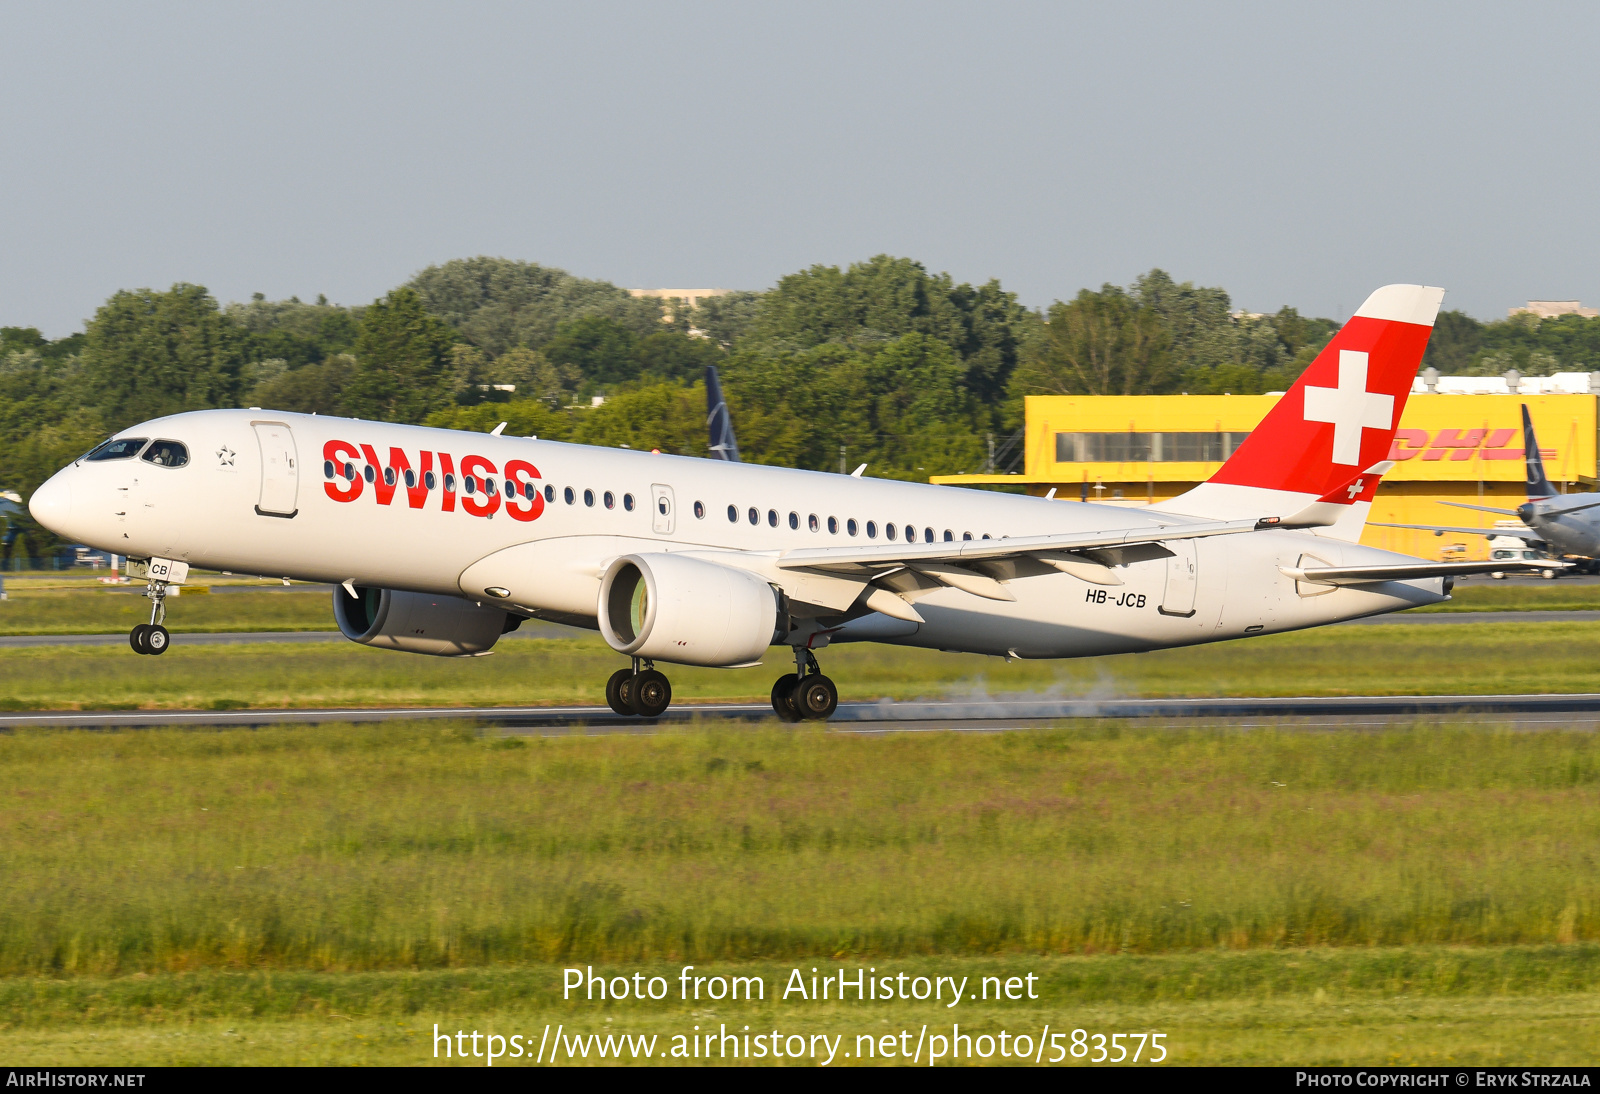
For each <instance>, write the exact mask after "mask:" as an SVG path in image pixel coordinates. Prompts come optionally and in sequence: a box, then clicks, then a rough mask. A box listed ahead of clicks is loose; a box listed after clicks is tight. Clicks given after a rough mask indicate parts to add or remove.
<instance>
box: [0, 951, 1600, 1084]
mask: <svg viewBox="0 0 1600 1094" xmlns="http://www.w3.org/2000/svg"><path fill="white" fill-rule="evenodd" d="M813 963H815V964H816V965H817V967H818V968H819V969H820V970H824V971H828V972H833V971H835V970H836V969H838V968H840V967H843V968H845V969H846V972H847V975H848V976H850V977H852V978H853V977H854V975H855V971H856V970H857V969H859V968H860V967H861V965H860V964H859V963H851V962H849V961H841V962H834V961H822V960H818V961H817V962H811V961H807V962H806V963H805V965H804V966H803V971H804V973H805V974H806V975H809V972H810V968H811V966H812V964H813ZM1594 966H1595V952H1594V948H1593V947H1586V946H1577V947H1550V948H1543V949H1530V948H1515V947H1508V948H1504V949H1496V950H1464V949H1460V948H1411V949H1405V950H1377V951H1370V950H1362V951H1337V950H1331V951H1330V950H1311V951H1287V952H1280V953H1272V954H1225V953H1202V954H1185V955H1174V956H1162V957H1143V956H1134V955H1107V956H1096V957H1065V958H1063V957H1049V956H1039V955H1031V956H1028V957H1026V958H1013V959H997V958H985V957H941V958H910V959H907V960H903V961H899V960H897V961H894V962H893V964H892V965H890V966H887V967H885V966H874V967H877V968H880V969H883V968H888V969H892V970H893V971H894V972H897V973H898V972H901V971H903V972H906V973H907V974H908V975H911V976H915V975H925V976H930V977H932V976H948V975H954V976H955V977H956V978H957V979H958V980H960V979H961V978H963V977H966V978H968V983H969V984H972V985H976V984H978V983H979V982H980V978H981V977H984V976H999V977H1009V976H1013V975H1018V974H1025V973H1029V972H1031V973H1034V974H1036V975H1037V976H1038V977H1039V980H1038V981H1037V982H1036V992H1037V994H1038V995H1039V999H1037V1000H1027V999H1022V1000H1017V1001H1005V1002H1001V1003H995V1002H994V1001H992V1000H991V1001H989V1002H983V1001H972V1002H966V1003H963V1004H962V1005H960V1006H959V1007H957V1008H955V1009H953V1010H952V1009H949V1008H946V1007H943V1006H941V1005H938V1004H929V1003H916V1002H911V1001H906V1002H900V1001H896V1002H895V1003H894V1004H892V1005H888V1006H885V1005H884V1004H881V1003H879V1004H874V1003H872V1002H870V1001H868V1002H857V1001H856V1000H854V999H851V1000H849V1001H848V1002H846V1003H844V1004H840V1003H838V1002H834V1001H831V1000H830V1001H829V1002H825V1003H811V1002H800V1001H799V1000H798V999H793V1000H790V1001H784V1000H782V999H781V998H779V997H778V995H779V993H778V991H777V990H776V989H777V988H778V987H780V986H781V985H783V984H784V983H785V982H786V981H787V978H788V976H789V973H790V970H791V969H793V968H794V967H796V966H795V965H794V964H793V963H790V964H787V965H785V964H782V963H777V962H742V963H737V964H718V965H715V966H712V967H700V968H697V970H696V971H697V972H698V973H700V974H710V975H723V976H732V975H739V976H758V977H761V978H763V980H764V981H765V983H766V985H767V991H768V996H767V998H766V1000H764V1001H755V1002H746V1001H744V1000H742V999H741V1000H740V1001H739V1002H737V1003H732V1002H726V1001H725V1002H722V1003H719V1004H708V1003H707V1002H705V1001H704V1000H702V1001H700V1002H696V1001H694V1000H688V1001H683V1000H680V999H678V998H676V992H677V985H678V974H679V968H680V966H678V965H673V964H669V965H643V966H640V965H627V966H602V967H600V968H597V969H596V970H595V971H596V973H597V974H602V975H613V976H614V975H623V974H630V975H631V974H632V973H633V972H635V971H638V972H641V973H643V974H644V975H645V976H651V975H660V976H662V977H663V978H664V979H666V980H667V981H668V982H669V983H670V984H671V985H672V995H671V997H669V998H668V999H667V1000H664V1001H662V1002H651V1001H645V1002H638V1001H634V1000H629V1001H627V1002H610V1001H608V1002H600V1001H598V1000H595V1001H587V1000H583V999H581V998H575V999H570V1000H563V999H562V998H561V994H562V992H561V985H562V976H561V973H562V969H561V968H560V967H559V966H534V967H525V968H516V969H482V968H480V969H467V970H449V971H404V972H381V973H343V974H338V973H332V974H330V973H314V972H276V971H275V972H260V971H258V972H227V971H201V972H193V973H183V974H158V975H155V976H148V977H122V978H117V979H103V978H93V977H84V978H75V979H71V980H41V979H32V978H29V979H11V980H6V981H0V1052H3V1053H4V1055H5V1057H6V1059H7V1060H8V1061H10V1062H12V1063H13V1065H15V1066H37V1065H41V1064H49V1063H61V1062H64V1061H67V1060H70V1061H72V1062H74V1063H78V1064H89V1065H93V1064H100V1065H116V1064H122V1065H126V1064H129V1063H139V1064H208V1063H209V1064H248V1063H264V1064H284V1063H308V1064H312V1063H334V1064H351V1063H368V1064H391V1065H394V1064H400V1065H409V1064H420V1063H426V1064H433V1063H435V1062H438V1063H441V1064H443V1063H457V1064H459V1063H461V1061H460V1060H458V1059H453V1058H452V1059H450V1060H445V1059H439V1060H437V1061H436V1060H435V1058H434V1056H433V1052H434V1047H435V1046H434V1043H433V1026H434V1025H435V1024H436V1023H437V1024H438V1025H439V1027H440V1028H441V1030H442V1031H446V1032H454V1031H456V1030H458V1029H461V1030H466V1031H469V1032H470V1031H472V1030H479V1031H483V1032H499V1033H500V1034H501V1035H502V1036H504V1035H507V1034H511V1033H518V1034H521V1035H523V1036H524V1037H528V1036H529V1035H530V1034H531V1037H530V1038H529V1039H530V1042H531V1043H530V1052H531V1051H533V1046H534V1045H537V1043H538V1042H539V1041H540V1040H541V1039H542V1038H541V1034H542V1033H543V1032H544V1028H545V1026H546V1024H548V1025H549V1026H550V1027H551V1030H550V1032H551V1034H552V1035H553V1034H554V1033H555V1031H556V1027H558V1026H559V1027H561V1029H562V1030H563V1032H564V1033H565V1034H566V1035H568V1036H570V1035H572V1034H574V1033H577V1034H580V1035H582V1034H592V1033H599V1034H600V1035H601V1036H605V1035H607V1034H631V1035H636V1036H637V1035H641V1034H643V1035H646V1036H648V1035H652V1034H653V1035H655V1036H656V1037H657V1038H658V1045H659V1046H661V1047H665V1046H666V1045H667V1044H668V1043H670V1039H671V1038H672V1037H673V1036H674V1035H676V1034H690V1033H692V1032H693V1030H694V1027H695V1026H697V1025H698V1026H700V1027H701V1029H702V1030H708V1029H709V1030H716V1029H718V1028H719V1027H720V1026H722V1025H727V1026H729V1027H731V1028H732V1029H733V1030H735V1031H738V1032H742V1029H743V1027H744V1026H746V1025H748V1026H750V1027H751V1028H752V1029H753V1030H766V1031H770V1030H773V1029H779V1030H781V1031H782V1032H783V1033H785V1034H789V1033H796V1032H799V1033H803V1034H814V1033H824V1034H827V1035H828V1036H830V1037H838V1036H840V1035H843V1037H844V1041H843V1042H841V1043H840V1044H839V1051H840V1053H841V1058H840V1060H839V1061H838V1062H839V1063H844V1062H847V1061H845V1060H844V1059H843V1058H842V1054H843V1053H844V1052H850V1053H851V1061H853V1060H854V1059H855V1050H856V1047H857V1046H856V1041H855V1038H856V1036H857V1035H860V1034H867V1035H872V1036H875V1037H876V1036H881V1035H882V1034H883V1033H885V1032H893V1033H898V1032H899V1031H900V1030H902V1029H909V1030H910V1031H911V1033H912V1038H911V1040H912V1042H913V1043H914V1042H915V1040H916V1034H917V1033H918V1031H919V1030H920V1028H921V1026H922V1024H923V1023H927V1024H928V1026H929V1027H930V1030H932V1031H939V1030H943V1031H944V1032H946V1033H949V1032H952V1031H951V1029H950V1027H951V1025H952V1024H953V1023H957V1022H959V1023H960V1025H961V1028H962V1030H963V1031H965V1032H968V1033H969V1034H970V1033H984V1032H988V1033H989V1034H990V1035H991V1036H992V1035H993V1034H995V1033H997V1032H998V1031H999V1030H1001V1029H1006V1030H1008V1031H1010V1032H1012V1033H1017V1032H1023V1033H1028V1034H1031V1035H1033V1036H1035V1037H1037V1035H1038V1033H1039V1032H1040V1030H1041V1029H1042V1028H1043V1027H1044V1026H1045V1025H1046V1024H1047V1023H1048V1024H1049V1026H1050V1027H1051V1028H1052V1029H1054V1030H1063V1031H1066V1032H1067V1036H1068V1038H1070V1036H1071V1033H1070V1031H1071V1030H1073V1029H1074V1028H1083V1029H1085V1030H1086V1031H1088V1030H1095V1031H1102V1030H1103V1031H1112V1032H1114V1031H1130V1030H1131V1031H1147V1032H1149V1031H1164V1032H1165V1033H1166V1044H1167V1048H1168V1050H1169V1056H1168V1059H1169V1061H1170V1062H1171V1063H1174V1064H1196V1063H1255V1064H1262V1063H1277V1064H1284V1063H1294V1064H1301V1065H1305V1064H1316V1063H1322V1064H1358V1063H1403V1064H1435V1065H1437V1064H1443V1063H1451V1064H1480V1065H1488V1064H1518V1063H1522V1064H1526V1063H1528V1062H1530V1061H1538V1062H1539V1063H1542V1064H1546V1065H1551V1064H1559V1063H1566V1064H1586V1063H1589V1062H1592V1059H1593V1030H1594V1024H1595V1022H1596V1020H1597V1019H1600V991H1597V987H1600V985H1596V983H1595V980H1596V976H1595V969H1594ZM742 1047H743V1046H741V1049H742ZM480 1051H481V1049H480ZM1152 1054H1153V1053H1152V1052H1151V1051H1150V1050H1149V1049H1148V1048H1147V1049H1146V1050H1145V1055H1146V1056H1148V1055H1152ZM441 1055H442V1049H441ZM467 1062H468V1063H469V1064H476V1065H478V1066H482V1064H483V1062H484V1061H483V1060H482V1059H481V1058H480V1059H477V1060H470V1059H469V1060H468V1061H467ZM499 1062H500V1064H501V1065H502V1066H507V1065H509V1066H519V1064H520V1066H526V1062H525V1061H515V1060H510V1059H504V1060H501V1061H499ZM591 1062H594V1061H592V1060H591ZM625 1062H631V1061H628V1060H625ZM758 1062H759V1061H758ZM767 1062H769V1063H770V1062H772V1061H771V1060H770V1059H769V1060H768V1061H767ZM879 1062H882V1061H881V1060H880V1061H879ZM944 1062H948V1061H944ZM961 1062H962V1063H966V1062H967V1061H966V1060H965V1059H963V1060H962V1061H961ZM973 1062H981V1061H973ZM989 1062H991V1063H1001V1062H1014V1061H1002V1060H1001V1059H1000V1058H999V1057H998V1056H995V1057H992V1058H991V1060H990V1061H989ZM1064 1062H1075V1061H1071V1058H1070V1057H1069V1058H1068V1061H1064ZM923 1063H926V1058H925V1057H924V1059H923Z"/></svg>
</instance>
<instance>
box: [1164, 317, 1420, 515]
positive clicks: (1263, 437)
mask: <svg viewBox="0 0 1600 1094" xmlns="http://www.w3.org/2000/svg"><path fill="white" fill-rule="evenodd" d="M1443 300H1444V290H1443V289H1436V288H1430V287H1428V286H1424V285H1385V286H1384V287H1383V288H1381V289H1379V290H1377V291H1376V292H1374V293H1373V294H1372V295H1371V296H1369V297H1367V299H1366V302H1365V303H1363V304H1362V305H1361V307H1360V308H1358V309H1357V310H1356V313H1355V315H1353V316H1351V318H1350V321H1349V322H1348V323H1346V324H1345V325H1344V326H1343V327H1342V328H1340V330H1339V333H1337V334H1335V335H1334V336H1333V340H1332V341H1331V342H1329V343H1328V345H1327V347H1326V348H1325V349H1323V351H1322V352H1321V353H1319V354H1318V355H1317V358H1316V360H1314V361H1312V362H1311V364H1310V365H1309V366H1308V367H1307V368H1306V370H1305V372H1303V373H1301V374H1300V377H1299V379H1297V380H1296V381H1295V382H1294V384H1293V385H1292V386H1291V387H1290V388H1289V390H1288V392H1287V393H1286V394H1285V395H1284V396H1283V397H1282V398H1281V399H1279V400H1278V402H1277V404H1276V405H1275V406H1274V407H1273V408H1272V409H1271V410H1270V411H1268V412H1267V416H1266V417H1265V418H1264V419H1262V421H1261V424H1260V425H1258V426H1257V427H1256V428H1255V430H1254V431H1252V432H1251V434H1250V435H1249V436H1248V437H1246V438H1245V439H1244V441H1243V443H1241V444H1240V445H1239V447H1238V448H1237V449H1236V450H1235V451H1234V453H1233V455H1232V456H1231V457H1230V458H1229V459H1228V461H1227V462H1226V463H1224V464H1223V465H1222V467H1221V469H1220V470H1218V471H1217V473H1216V474H1215V475H1212V476H1211V478H1210V479H1209V480H1207V481H1206V482H1203V483H1201V484H1200V485H1199V486H1197V487H1195V488H1194V489H1193V490H1190V491H1189V492H1188V493H1186V494H1183V495H1181V496H1179V497H1176V498H1173V499H1172V500H1171V501H1167V502H1162V503H1159V504H1158V505H1157V506H1156V508H1158V509H1161V510H1165V511H1168V512H1174V513H1187V514H1192V515H1194V516H1199V517H1206V518H1208V519H1213V520H1235V519H1243V518H1246V517H1251V516H1254V517H1272V516H1278V517H1287V516H1289V515H1290V514H1293V513H1297V512H1299V511H1300V510H1302V509H1304V508H1305V507H1306V506H1307V505H1309V504H1311V503H1313V502H1316V501H1318V500H1319V499H1323V498H1327V497H1328V496H1329V495H1330V494H1331V493H1332V492H1333V491H1335V490H1338V489H1341V488H1343V487H1344V486H1346V484H1348V483H1350V482H1351V480H1352V479H1354V478H1355V477H1356V474H1357V472H1359V471H1361V470H1362V469H1363V468H1372V467H1373V466H1374V465H1375V464H1378V463H1380V462H1381V461H1383V460H1384V459H1386V458H1387V456H1388V454H1389V447H1390V445H1391V444H1392V443H1393V442H1394V431H1395V427H1396V426H1397V425H1398V424H1399V421H1400V413H1401V411H1402V410H1404V409H1405V404H1406V396H1408V395H1409V394H1410V393H1411V380H1412V377H1414V376H1415V375H1416V372H1417V368H1418V366H1419V365H1421V363H1422V352H1423V350H1424V349H1426V348H1427V345H1428V336H1429V335H1430V334H1432V333H1433V321H1434V318H1435V316H1437V315H1438V313H1439V305H1440V303H1441V302H1442V301H1443ZM1364 515H1365V514H1363V516H1364ZM1350 524H1351V522H1348V521H1340V522H1338V525H1337V527H1333V528H1329V529H1327V530H1326V531H1323V532H1321V533H1319V534H1322V535H1334V536H1337V537H1338V538H1340V539H1344V538H1350V539H1354V538H1355V537H1356V536H1359V535H1360V528H1359V527H1355V528H1354V530H1353V534H1352V533H1351V531H1350V528H1349V526H1350Z"/></svg>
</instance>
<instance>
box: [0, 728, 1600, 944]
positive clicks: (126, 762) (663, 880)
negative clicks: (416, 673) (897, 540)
mask: <svg viewBox="0 0 1600 1094" xmlns="http://www.w3.org/2000/svg"><path fill="white" fill-rule="evenodd" d="M1597 787H1600V739H1597V738H1596V737H1595V735H1593V734H1588V733H1576V732H1574V733H1560V732H1549V733H1539V734H1528V733H1518V732H1497V731H1491V730H1474V729H1436V728H1418V729H1409V730H1400V731H1393V732H1387V731H1386V732H1377V733H1363V734H1340V735H1335V734H1326V735H1324V734H1315V733H1305V732H1274V731H1263V732H1255V733H1229V732H1221V731H1208V730H1200V729H1195V730H1188V731H1178V730H1173V731H1166V730H1155V731H1146V730H1128V729H1125V728H1119V727H1117V726H1110V727H1107V728H1103V729H1079V730H1068V729H1062V730H1053V731H1045V730H1040V731H1037V732H1033V733H1025V734H1006V735H946V734H929V735H922V734H915V735H905V736H891V737H887V738H882V737H870V738H864V737H858V736H852V735H844V734H829V733H826V732H823V731H821V730H807V731H800V732H778V731H775V730H758V729H748V728H746V729H729V730H705V731H698V730H689V731H684V732H682V733H674V734H666V735H663V736H658V737H631V736H608V737H595V738H581V737H579V738H551V739H541V738H531V739H524V738H479V737H476V736H473V735H471V734H469V733H465V732H462V731H461V730H458V729H441V728H438V727H418V726H397V727H390V728H359V727H331V726H323V727H317V728H304V729H274V730H262V731H257V732H236V733H182V732H175V731H149V732H132V733H108V734H95V733H67V732H40V733H22V734H17V735H14V736H10V737H7V738H5V739H3V740H0V803H4V804H3V805H0V861H4V862H5V863H6V864H7V877H6V885H5V887H4V888H3V889H0V974H24V973H25V974H41V975H60V974H73V975H84V974H93V975H110V974H126V973H132V972H160V971H181V970H188V969H195V968H207V967H224V968H303V969H324V970H360V969H384V968H440V967H463V966H479V965H494V964H519V963H529V962H533V963H540V962H550V961H569V960H583V961H647V960H652V959H669V958H670V959H678V958H682V959H684V960H689V961H712V960H745V959H751V958H757V957H772V958H788V957H801V956H805V955H817V954H834V953H845V954H867V955H917V954H983V953H1000V952H1017V953H1022V952H1035V953H1102V952H1127V951H1134V952H1149V953H1154V952H1163V951H1170V950H1173V949H1189V948H1202V949H1208V948H1224V949H1237V950H1248V949H1254V948H1261V947H1286V946H1287V947H1306V946H1328V945H1334V946H1404V945H1436V944H1457V945H1483V944H1549V943H1570V942H1581V941H1585V940H1600V876H1597V874H1596V872H1595V870H1594V867H1593V863H1594V861H1595V858H1596V856H1597V855H1600V795H1597V794H1596V789H1597Z"/></svg>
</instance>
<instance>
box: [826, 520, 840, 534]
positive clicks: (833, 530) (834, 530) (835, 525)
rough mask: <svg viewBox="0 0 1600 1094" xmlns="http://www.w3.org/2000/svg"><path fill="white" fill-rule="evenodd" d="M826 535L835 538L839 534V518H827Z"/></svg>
mask: <svg viewBox="0 0 1600 1094" xmlns="http://www.w3.org/2000/svg"><path fill="white" fill-rule="evenodd" d="M828 534H829V535H830V536H836V535H838V534H839V518H838V517H829V518H828Z"/></svg>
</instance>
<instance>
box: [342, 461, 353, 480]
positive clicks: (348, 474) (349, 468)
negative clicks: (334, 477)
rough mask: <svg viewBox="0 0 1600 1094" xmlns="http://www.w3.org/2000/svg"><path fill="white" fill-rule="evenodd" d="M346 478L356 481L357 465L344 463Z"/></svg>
mask: <svg viewBox="0 0 1600 1094" xmlns="http://www.w3.org/2000/svg"><path fill="white" fill-rule="evenodd" d="M344 478H345V481H346V482H355V481H356V465H355V464H353V463H347V464H345V465H344Z"/></svg>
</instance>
